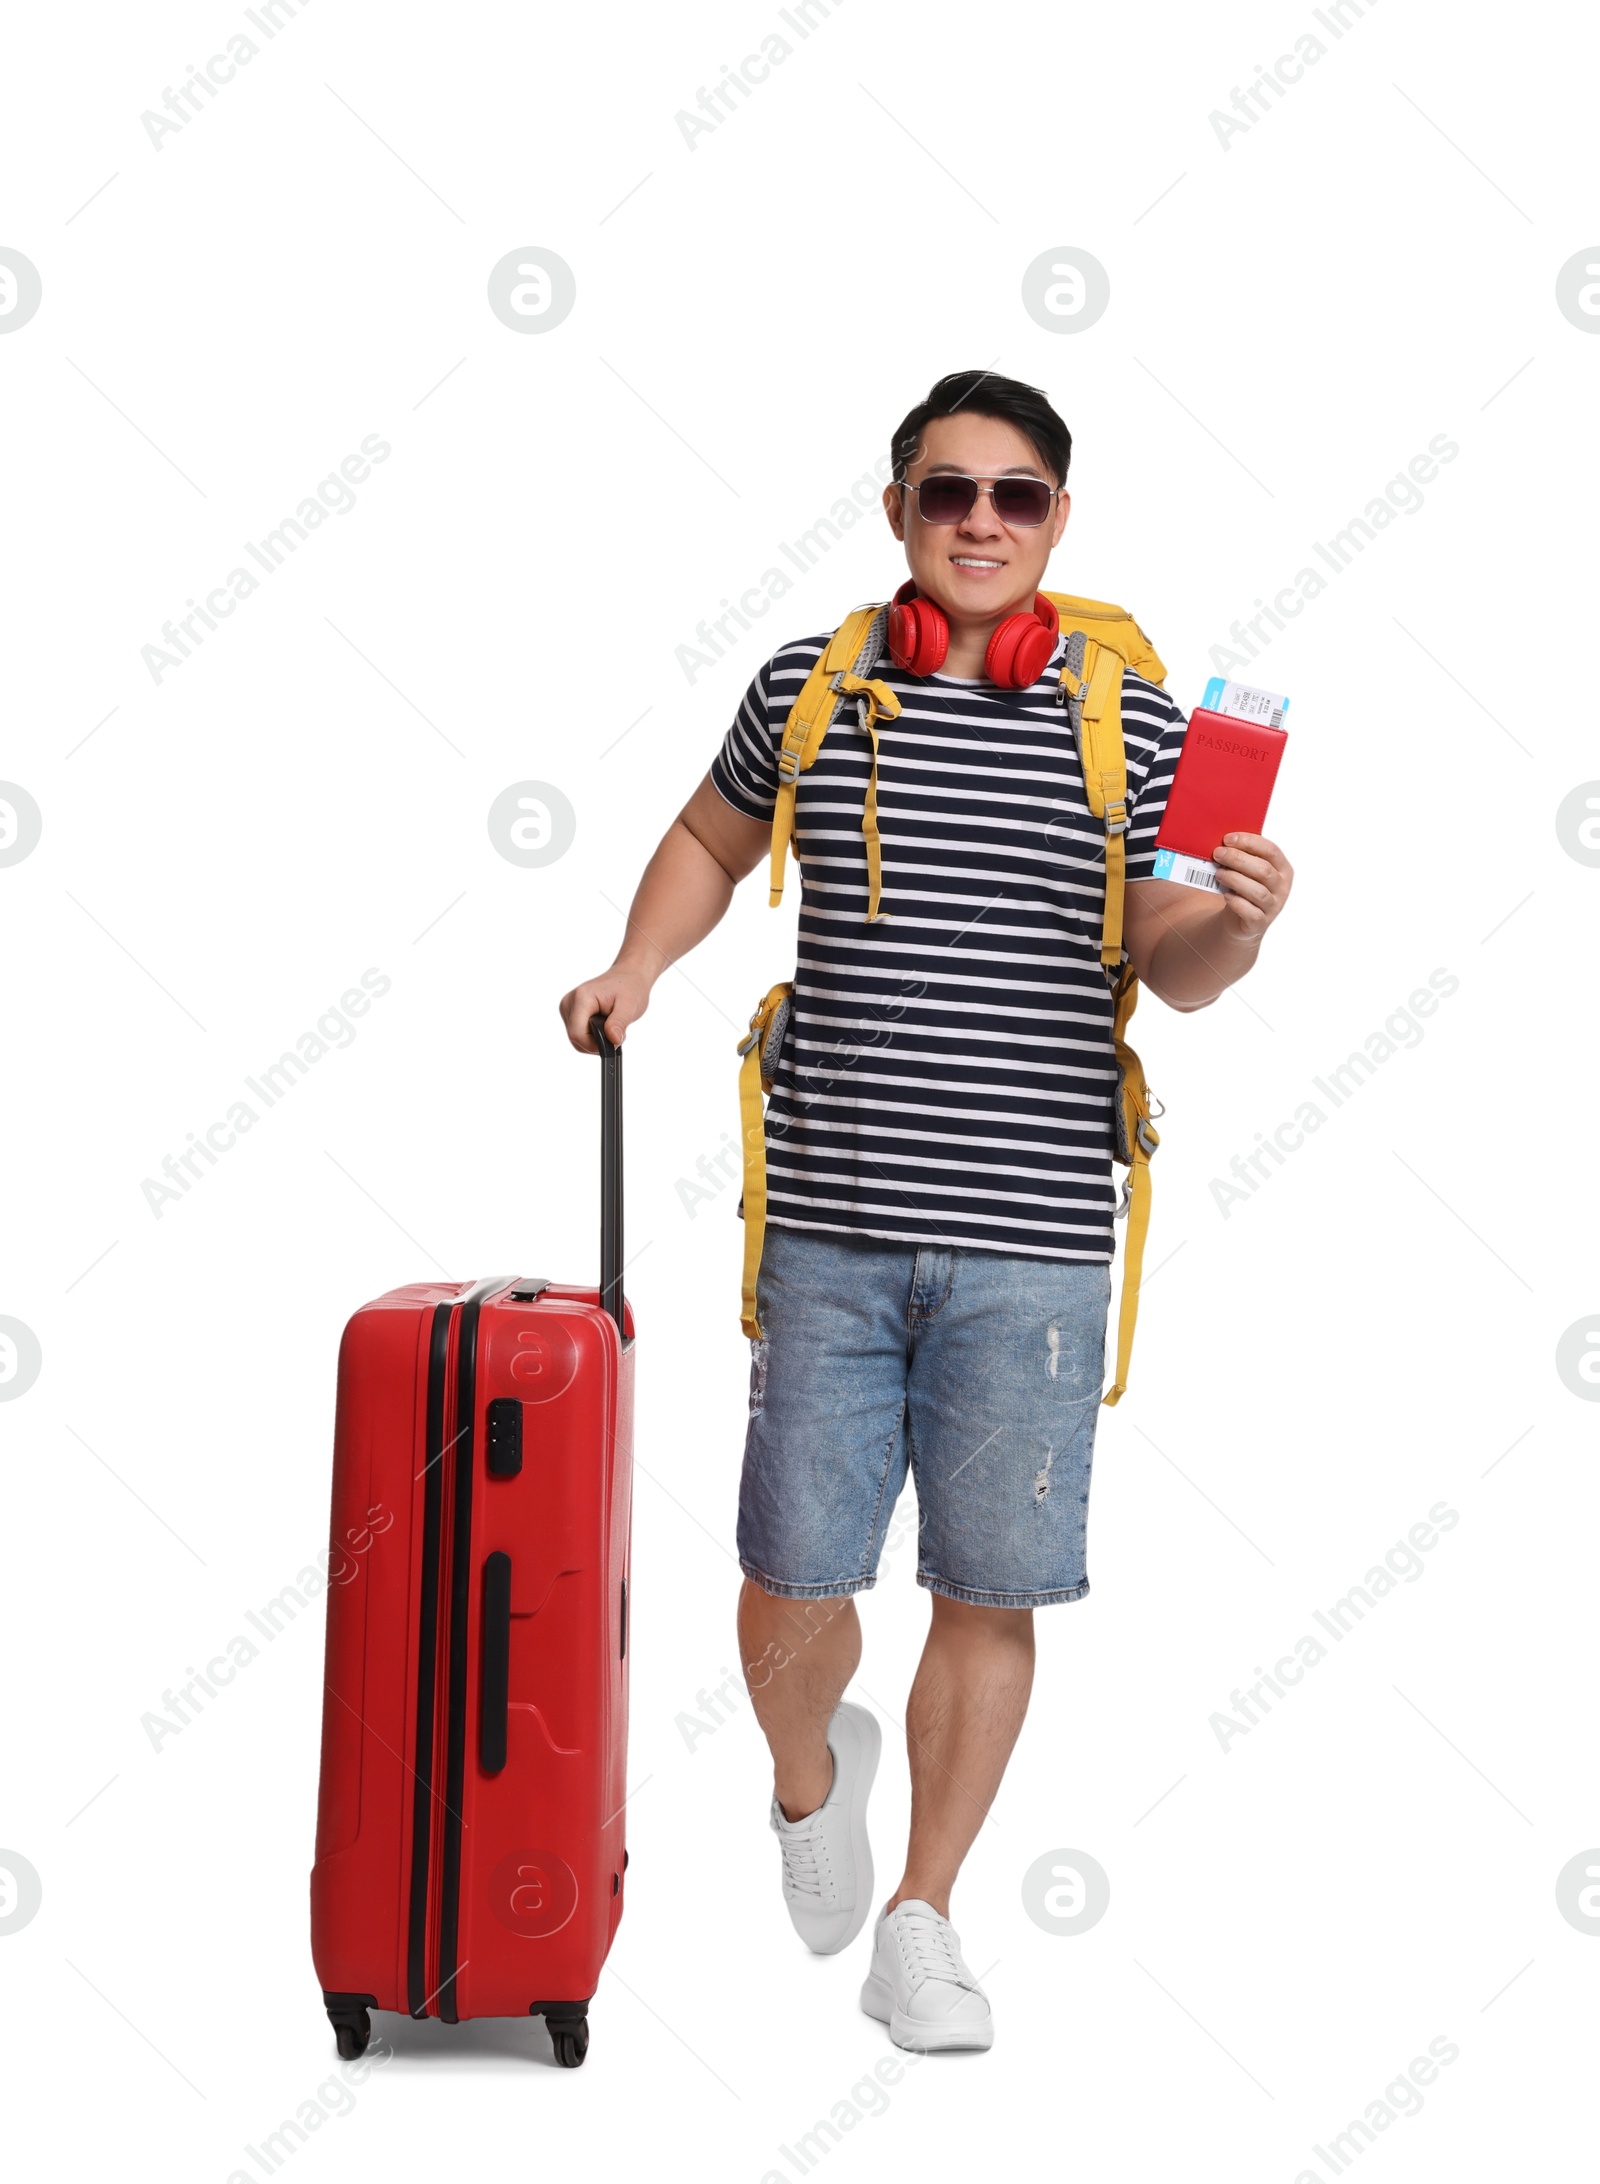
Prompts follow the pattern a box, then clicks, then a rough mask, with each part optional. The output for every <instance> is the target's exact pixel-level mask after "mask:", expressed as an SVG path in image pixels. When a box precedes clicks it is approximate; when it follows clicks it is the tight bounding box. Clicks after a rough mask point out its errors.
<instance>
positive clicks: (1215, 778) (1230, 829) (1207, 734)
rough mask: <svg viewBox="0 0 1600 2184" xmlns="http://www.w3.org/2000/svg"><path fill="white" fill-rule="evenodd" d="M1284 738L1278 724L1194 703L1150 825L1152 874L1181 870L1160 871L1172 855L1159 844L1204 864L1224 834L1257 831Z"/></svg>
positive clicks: (1286, 737) (1281, 753)
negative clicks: (1160, 808)
mask: <svg viewBox="0 0 1600 2184" xmlns="http://www.w3.org/2000/svg"><path fill="white" fill-rule="evenodd" d="M1287 741H1288V735H1287V732H1286V731H1285V730H1284V729H1282V728H1267V727H1263V726H1262V725H1260V724H1259V723H1258V722H1256V721H1249V720H1236V719H1234V718H1232V717H1231V716H1229V715H1225V714H1222V713H1210V712H1207V711H1206V709H1205V707H1204V706H1196V708H1195V710H1194V711H1193V712H1192V713H1191V714H1190V716H1189V728H1188V733H1187V734H1186V735H1185V737H1184V739H1183V749H1182V750H1181V751H1180V752H1179V753H1178V764H1177V770H1176V771H1175V773H1174V774H1173V777H1172V787H1171V789H1170V791H1169V792H1168V795H1167V808H1166V811H1165V812H1164V813H1163V815H1162V819H1161V824H1160V826H1159V827H1158V828H1157V830H1156V850H1157V857H1156V877H1157V878H1158V879H1159V878H1164V877H1168V876H1170V877H1174V878H1176V877H1180V876H1182V875H1180V874H1178V873H1176V872H1174V873H1170V874H1168V873H1164V872H1163V870H1162V867H1163V865H1164V864H1170V863H1171V862H1172V861H1173V860H1171V859H1166V858H1163V857H1162V856H1161V855H1160V852H1161V851H1162V850H1164V849H1165V850H1169V851H1175V852H1176V853H1177V856H1179V857H1183V858H1190V859H1195V860H1197V861H1200V862H1203V863H1205V864H1206V865H1208V866H1209V865H1210V863H1211V852H1212V851H1213V850H1214V849H1215V848H1216V846H1217V844H1218V843H1219V842H1220V841H1221V840H1222V837H1223V836H1224V835H1225V834H1234V833H1240V834H1259V833H1260V832H1261V829H1262V826H1263V824H1264V823H1265V821H1266V816H1267V805H1268V803H1269V802H1270V801H1271V797H1272V784H1273V782H1274V781H1275V780H1276V779H1277V777H1278V764H1279V761H1280V760H1281V759H1282V757H1283V747H1284V744H1285V743H1286V742H1287ZM1201 884H1206V883H1205V882H1202V883H1201ZM1211 884H1214V883H1211Z"/></svg>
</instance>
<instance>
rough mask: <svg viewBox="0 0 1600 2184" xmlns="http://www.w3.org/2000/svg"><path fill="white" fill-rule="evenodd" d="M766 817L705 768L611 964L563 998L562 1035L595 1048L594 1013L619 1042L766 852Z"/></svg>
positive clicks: (650, 868) (652, 865)
mask: <svg viewBox="0 0 1600 2184" xmlns="http://www.w3.org/2000/svg"><path fill="white" fill-rule="evenodd" d="M771 840H772V824H771V821H770V820H766V819H750V818H747V817H746V816H745V814H744V813H743V812H742V811H735V810H734V808H733V806H732V805H731V804H730V803H728V802H727V801H726V800H725V799H724V798H723V797H722V796H721V795H719V794H718V792H717V789H716V786H715V784H714V783H713V781H712V779H711V776H710V774H709V773H708V774H707V775H706V777H705V779H704V780H703V781H702V782H701V784H700V786H699V787H698V788H697V789H696V790H695V792H694V794H693V796H691V797H690V799H689V801H688V803H687V804H685V805H684V807H683V809H682V811H681V812H679V814H678V816H677V818H676V819H674V821H673V822H672V825H671V826H670V827H669V828H668V829H667V831H666V833H665V834H664V835H663V836H662V837H661V844H660V847H659V848H658V849H657V850H656V853H655V855H654V856H653V857H652V858H651V859H650V862H649V863H648V864H647V865H646V866H645V868H644V873H643V876H642V878H641V879H640V881H639V885H638V888H637V890H636V891H635V894H634V898H633V905H632V908H631V909H630V910H629V912H628V927H627V931H626V933H625V934H624V935H623V940H622V946H621V947H620V948H619V949H618V951H617V959H616V961H615V962H614V963H613V964H612V966H611V968H610V970H609V971H604V972H602V973H601V975H600V976H599V977H598V978H590V979H586V980H585V981H584V983H583V984H582V985H581V986H574V987H573V989H572V991H571V992H570V993H568V994H563V995H562V998H561V1014H562V1018H563V1020H564V1021H565V1023H566V1027H567V1037H568V1038H569V1039H570V1040H571V1041H572V1043H573V1045H574V1046H575V1047H576V1048H577V1049H578V1050H579V1052H580V1053H582V1054H592V1053H593V1052H594V1051H595V1046H594V1037H593V1034H592V1033H591V1032H590V1030H589V1019H590V1017H592V1016H602V1015H603V1016H604V1017H605V1020H606V1036H607V1038H609V1039H614V1040H616V1041H617V1043H618V1044H619V1045H620V1044H621V1042H622V1039H623V1037H624V1035H625V1034H626V1032H627V1029H628V1026H629V1025H630V1024H632V1023H636V1022H637V1021H638V1019H639V1018H640V1017H641V1016H642V1015H643V1014H644V1012H645V1010H646V1009H647V1008H648V1007H649V1006H650V989H651V987H652V986H653V985H654V984H655V982H656V980H657V979H658V978H659V977H660V976H661V973H662V972H663V971H664V970H665V969H666V967H667V965H668V964H669V963H676V961H677V960H678V958H679V956H683V955H687V954H688V953H689V950H690V949H691V948H695V947H698V946H699V944H700V942H701V941H702V940H704V939H705V937H706V935H707V933H709V932H710V931H711V929H712V927H713V926H714V925H716V924H717V923H718V922H719V921H720V920H721V918H722V915H723V913H724V912H725V911H726V909H727V907H728V905H729V903H730V902H731V901H732V900H733V891H734V889H735V887H737V885H738V884H739V882H740V881H741V880H742V879H743V878H744V877H745V875H746V873H748V872H753V871H754V870H755V867H756V866H757V865H758V864H759V863H760V862H761V860H762V858H763V857H764V856H765V855H766V854H767V850H768V846H769V844H770V843H771Z"/></svg>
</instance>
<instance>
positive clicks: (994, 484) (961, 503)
mask: <svg viewBox="0 0 1600 2184" xmlns="http://www.w3.org/2000/svg"><path fill="white" fill-rule="evenodd" d="M900 483H901V485H902V486H903V487H904V488H905V490H906V491H907V492H908V493H915V494H916V496H917V509H918V512H919V513H920V515H921V517H922V520H923V522H924V523H963V522H965V521H966V519H967V517H968V516H969V515H971V513H972V511H973V509H974V508H975V507H976V506H977V504H978V495H979V494H980V493H987V494H988V496H989V505H990V506H991V507H992V508H993V510H994V512H995V514H996V516H998V517H999V519H1000V521H1001V522H1002V523H1008V524H1012V525H1014V526H1015V527H1016V528H1017V529H1018V530H1023V531H1031V530H1033V529H1035V528H1036V526H1037V525H1039V524H1041V523H1043V521H1044V520H1045V518H1046V516H1048V515H1049V513H1050V509H1051V506H1052V504H1053V502H1054V501H1055V498H1056V495H1057V494H1058V493H1059V492H1060V491H1061V488H1060V487H1059V486H1058V485H1046V484H1045V482H1044V480H1043V478H994V479H991V480H990V482H989V483H988V484H987V485H980V484H979V482H978V480H977V479H976V478H964V477H961V476H960V475H959V474H958V473H956V472H955V471H950V470H941V471H938V472H936V473H935V474H934V476H932V477H931V478H924V479H923V481H922V483H921V484H920V485H913V484H912V483H911V481H910V480H909V479H908V478H902V479H901V480H900Z"/></svg>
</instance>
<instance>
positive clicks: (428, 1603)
mask: <svg viewBox="0 0 1600 2184" xmlns="http://www.w3.org/2000/svg"><path fill="white" fill-rule="evenodd" d="M453 1309H454V1307H453V1306H451V1305H448V1304H438V1305H435V1306H434V1309H433V1324H432V1326H431V1327H430V1329H429V1332H428V1395H427V1416H426V1423H425V1426H424V1429H423V1466H424V1477H423V1487H422V1601H421V1607H420V1610H419V1613H418V1617H417V1739H416V1758H415V1764H414V1767H413V1770H412V1803H411V1906H410V1917H409V1922H408V1932H407V1946H406V1990H407V1992H406V2000H407V2004H408V2006H409V2008H410V2011H411V2014H412V2016H413V2017H426V2016H427V2014H428V1993H429V1988H428V1879H429V1875H428V1852H429V1847H430V1842H431V1838H432V1833H433V1800H434V1790H433V1751H434V1739H435V1734H436V1731H435V1726H434V1712H435V1703H434V1702H435V1687H436V1684H437V1680H438V1652H439V1539H440V1528H441V1522H442V1513H443V1503H444V1383H445V1366H446V1363H447V1361H448V1359H449V1355H450V1319H451V1314H452V1311H453Z"/></svg>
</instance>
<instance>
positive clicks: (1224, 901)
mask: <svg viewBox="0 0 1600 2184" xmlns="http://www.w3.org/2000/svg"><path fill="white" fill-rule="evenodd" d="M1213 858H1214V862H1215V863H1216V866H1217V873H1218V877H1219V879H1220V880H1221V882H1222V887H1223V892H1222V894H1221V895H1220V896H1219V895H1212V894H1209V893H1207V892H1206V891H1205V890H1203V889H1201V888H1195V887H1180V886H1179V884H1178V882H1177V881H1176V880H1130V881H1129V883H1128V886H1127V889H1126V892H1125V893H1124V895H1123V911H1122V938H1123V943H1124V945H1125V946H1126V948H1127V951H1128V960H1129V962H1130V963H1131V964H1132V965H1133V968H1134V970H1135V971H1136V972H1137V973H1138V975H1139V977H1140V979H1141V980H1142V981H1143V982H1144V984H1145V985H1147V986H1148V987H1149V988H1150V991H1151V992H1152V993H1153V994H1156V995H1157V996H1159V998H1160V999H1161V1000H1163V1001H1165V1002H1166V1004H1167V1006H1168V1007H1169V1008H1174V1009H1181V1010H1184V1011H1189V1010H1192V1009H1203V1008H1207V1007H1209V1006H1210V1004H1211V1003H1212V1002H1213V1001H1215V999H1216V998H1217V995H1218V994H1219V993H1222V992H1223V991H1224V990H1225V989H1226V988H1227V987H1229V986H1233V985H1236V984H1237V983H1238V981H1239V980H1240V979H1241V978H1243V977H1244V976H1245V974H1246V972H1248V971H1250V970H1253V969H1254V967H1255V960H1256V952H1257V950H1258V949H1259V947H1260V945H1261V936H1262V934H1263V933H1264V932H1265V931H1266V929H1267V927H1268V926H1269V925H1270V924H1271V923H1272V921H1273V919H1274V918H1275V917H1276V916H1277V915H1278V913H1279V911H1281V910H1282V908H1283V906H1284V904H1285V903H1286V902H1287V901H1288V899H1289V890H1290V888H1291V887H1292V886H1293V885H1294V871H1293V868H1292V867H1291V865H1290V863H1289V860H1288V858H1287V857H1285V855H1284V854H1283V851H1282V850H1281V849H1280V848H1279V847H1278V845H1277V843H1276V842H1269V841H1268V840H1267V838H1266V836H1265V835H1264V834H1229V835H1225V836H1224V838H1223V840H1222V842H1221V843H1220V844H1219V845H1218V847H1217V849H1216V850H1215V851H1214V852H1213Z"/></svg>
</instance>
